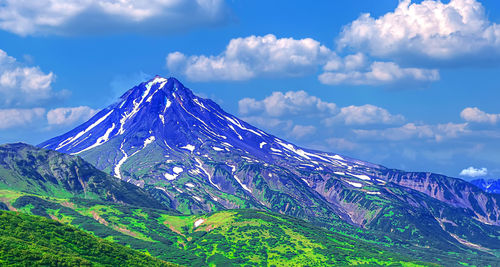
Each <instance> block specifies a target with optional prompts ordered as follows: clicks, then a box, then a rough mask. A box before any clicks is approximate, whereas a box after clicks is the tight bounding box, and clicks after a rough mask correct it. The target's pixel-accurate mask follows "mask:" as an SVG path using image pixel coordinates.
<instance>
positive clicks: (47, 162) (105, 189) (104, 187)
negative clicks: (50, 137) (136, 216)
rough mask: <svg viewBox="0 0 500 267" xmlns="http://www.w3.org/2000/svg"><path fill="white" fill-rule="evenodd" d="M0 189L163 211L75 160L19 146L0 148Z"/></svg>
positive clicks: (138, 193)
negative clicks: (95, 200)
mask: <svg viewBox="0 0 500 267" xmlns="http://www.w3.org/2000/svg"><path fill="white" fill-rule="evenodd" d="M0 189H9V190H16V191H22V192H28V193H34V194H38V195H48V196H52V197H63V198H70V197H80V198H88V199H100V200H107V201H113V202H118V203H126V204H131V205H138V206H148V207H154V208H167V207H165V206H164V205H162V204H160V203H159V201H157V200H156V199H154V198H153V197H152V196H151V195H150V194H149V193H148V192H146V191H145V190H143V189H141V188H139V187H137V186H134V185H131V184H130V183H126V182H124V181H121V180H119V179H116V178H115V177H112V176H110V175H107V174H105V173H103V172H102V171H100V170H98V169H96V168H95V167H93V166H92V165H90V164H89V163H87V162H85V161H84V160H82V159H81V158H79V157H75V156H70V155H66V154H63V153H59V152H56V151H51V150H46V149H40V148H37V147H33V146H30V145H27V144H22V143H17V144H6V145H0Z"/></svg>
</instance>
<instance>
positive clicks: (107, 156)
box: [39, 77, 500, 252]
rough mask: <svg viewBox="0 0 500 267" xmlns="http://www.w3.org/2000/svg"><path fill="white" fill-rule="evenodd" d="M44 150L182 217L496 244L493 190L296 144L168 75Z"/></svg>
mask: <svg viewBox="0 0 500 267" xmlns="http://www.w3.org/2000/svg"><path fill="white" fill-rule="evenodd" d="M39 146H40V147H44V148H47V149H54V150H57V151H60V152H64V153H69V154H76V155H79V156H81V157H83V158H84V159H86V160H88V161H89V162H91V163H92V164H94V165H95V166H97V167H98V168H99V169H102V170H104V171H105V172H107V173H110V174H113V175H115V176H116V177H119V178H121V179H124V180H126V181H128V182H131V183H134V184H136V185H140V186H146V187H148V186H154V187H155V188H156V189H159V190H161V193H162V194H163V197H167V198H168V199H169V201H170V203H171V206H172V207H173V208H175V209H177V210H179V211H181V212H183V213H188V214H190V213H203V212H211V211H217V210H223V209H231V208H257V209H266V210H270V211H274V212H279V213H284V214H288V215H292V216H297V217H300V218H305V219H307V220H310V221H314V222H315V223H318V224H319V225H322V226H325V227H329V228H331V227H332V226H333V229H337V230H338V229H341V230H340V231H343V230H344V227H345V224H343V222H348V223H350V224H352V225H355V226H358V227H361V228H367V229H372V230H377V231H382V232H386V233H387V232H389V233H392V234H394V235H397V236H399V238H402V239H405V240H409V241H411V242H414V243H417V244H418V245H420V246H432V247H437V248H440V249H442V250H444V251H449V250H452V251H463V250H464V249H479V250H482V251H486V252H490V250H491V249H493V250H495V249H500V242H499V241H500V205H499V204H500V197H499V196H498V195H493V194H489V193H486V192H484V191H481V190H479V189H478V188H477V187H475V186H473V185H471V184H469V183H467V182H464V181H461V180H459V179H453V178H449V177H445V176H442V175H436V174H429V173H408V172H403V171H399V170H392V169H387V168H385V167H383V166H379V165H375V164H371V163H367V162H363V161H359V160H355V159H352V158H348V157H345V156H341V155H337V154H333V153H325V152H320V151H314V150H309V149H305V148H300V147H298V146H296V145H294V144H291V143H289V142H287V141H285V140H283V139H280V138H278V137H275V136H273V135H270V134H268V133H265V132H263V131H261V130H259V129H257V128H255V127H253V126H251V125H249V124H248V123H246V122H244V121H242V120H239V119H238V118H236V117H235V116H233V115H230V114H228V113H226V112H225V111H223V110H222V109H221V108H220V107H219V106H218V105H217V104H215V103H214V102H213V101H211V100H208V99H203V98H200V97H198V96H196V95H194V94H193V93H192V92H191V91H190V90H189V89H187V88H185V87H184V86H183V85H182V84H181V83H180V82H179V81H177V80H176V79H175V78H169V79H165V78H161V77H156V78H154V79H152V80H150V81H147V82H145V83H142V84H140V85H138V86H136V87H134V88H132V89H130V90H129V91H127V92H126V93H125V94H124V95H123V96H122V97H121V98H120V100H119V101H118V102H117V103H114V104H112V105H110V106H109V107H107V108H106V109H104V110H102V111H100V112H99V113H98V114H96V115H95V116H94V117H93V118H91V119H90V120H89V121H88V122H86V123H84V124H82V125H80V126H78V127H77V128H75V129H74V130H72V131H70V132H68V133H66V134H63V135H61V136H59V137H55V138H53V139H51V140H48V141H47V142H44V143H42V144H40V145H39ZM157 193H158V192H157ZM157 196H159V195H157ZM338 231H339V230H338Z"/></svg>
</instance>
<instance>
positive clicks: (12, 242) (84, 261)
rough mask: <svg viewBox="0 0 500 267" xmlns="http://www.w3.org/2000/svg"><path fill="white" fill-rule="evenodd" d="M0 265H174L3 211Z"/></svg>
mask: <svg viewBox="0 0 500 267" xmlns="http://www.w3.org/2000/svg"><path fill="white" fill-rule="evenodd" d="M0 265H2V266H3V265H19V266H40V265H44V266H47V265H50V266H175V265H173V264H169V263H166V262H164V261H161V260H159V259H156V258H153V257H151V256H148V255H145V254H143V253H140V252H138V251H135V250H133V249H130V248H127V247H124V246H122V245H119V244H116V243H112V242H109V241H106V240H102V239H100V238H97V237H95V236H92V235H90V234H88V233H85V232H83V231H81V230H78V229H76V228H74V227H72V226H68V225H64V224H61V223H59V222H56V221H54V220H50V219H46V218H42V217H39V216H30V215H26V214H22V213H16V212H8V211H0Z"/></svg>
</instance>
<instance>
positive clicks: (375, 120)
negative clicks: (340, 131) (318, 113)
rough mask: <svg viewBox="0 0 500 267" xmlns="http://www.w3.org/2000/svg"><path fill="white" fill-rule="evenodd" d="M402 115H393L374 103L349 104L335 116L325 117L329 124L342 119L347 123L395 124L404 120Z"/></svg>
mask: <svg viewBox="0 0 500 267" xmlns="http://www.w3.org/2000/svg"><path fill="white" fill-rule="evenodd" d="M404 120H405V118H404V117H403V116H402V115H392V114H391V113H389V111H387V110H386V109H383V108H381V107H377V106H374V105H370V104H367V105H363V106H348V107H343V108H341V109H340V113H339V114H337V115H336V116H335V117H331V118H327V119H325V122H326V124H327V125H331V124H333V123H334V122H336V121H342V122H344V123H345V124H347V125H366V124H394V123H401V122H404Z"/></svg>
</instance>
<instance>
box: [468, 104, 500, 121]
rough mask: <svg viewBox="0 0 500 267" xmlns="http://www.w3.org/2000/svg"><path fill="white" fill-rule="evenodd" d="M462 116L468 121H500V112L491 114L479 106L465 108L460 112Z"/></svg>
mask: <svg viewBox="0 0 500 267" xmlns="http://www.w3.org/2000/svg"><path fill="white" fill-rule="evenodd" d="M460 117H462V118H463V119H464V120H466V121H468V122H480V123H491V124H496V123H497V122H498V121H500V114H489V113H486V112H484V111H482V110H480V109H479V108H477V107H473V108H465V109H464V110H462V112H461V113H460Z"/></svg>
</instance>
